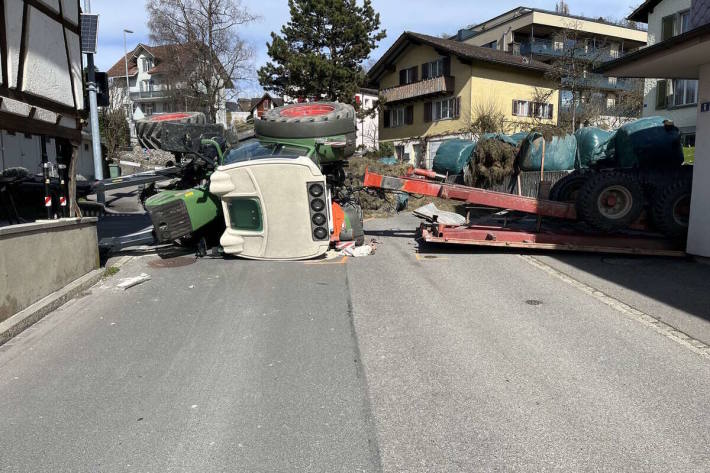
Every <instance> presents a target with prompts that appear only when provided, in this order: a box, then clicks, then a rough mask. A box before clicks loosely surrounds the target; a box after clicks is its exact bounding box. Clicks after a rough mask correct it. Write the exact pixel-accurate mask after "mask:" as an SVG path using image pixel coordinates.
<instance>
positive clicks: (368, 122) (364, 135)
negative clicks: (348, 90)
mask: <svg viewBox="0 0 710 473" xmlns="http://www.w3.org/2000/svg"><path fill="white" fill-rule="evenodd" d="M378 93H379V92H378V91H377V90H375V89H366V88H362V89H360V91H359V92H358V93H357V94H355V101H356V102H357V103H358V104H359V105H360V110H361V111H362V112H364V113H362V114H361V115H363V116H362V118H358V119H357V146H358V147H359V148H360V149H362V150H363V151H375V150H377V149H378V148H379V139H380V137H379V123H380V115H379V111H378V110H377V101H378Z"/></svg>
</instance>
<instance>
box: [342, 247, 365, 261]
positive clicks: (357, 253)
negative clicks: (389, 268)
mask: <svg viewBox="0 0 710 473" xmlns="http://www.w3.org/2000/svg"><path fill="white" fill-rule="evenodd" d="M343 254H344V255H347V256H352V257H353V258H359V257H361V256H368V255H370V254H372V247H371V246H370V245H362V246H351V247H348V248H343Z"/></svg>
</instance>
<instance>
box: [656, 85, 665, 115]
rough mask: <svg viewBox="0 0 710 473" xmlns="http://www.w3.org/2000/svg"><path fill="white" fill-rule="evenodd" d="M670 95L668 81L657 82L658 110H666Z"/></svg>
mask: <svg viewBox="0 0 710 473" xmlns="http://www.w3.org/2000/svg"><path fill="white" fill-rule="evenodd" d="M667 93H668V81H666V80H659V81H658V82H656V109H657V110H661V109H664V108H666V100H667V97H666V96H667Z"/></svg>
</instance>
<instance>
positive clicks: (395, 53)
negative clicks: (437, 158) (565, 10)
mask: <svg viewBox="0 0 710 473" xmlns="http://www.w3.org/2000/svg"><path fill="white" fill-rule="evenodd" d="M549 67H550V66H549V65H547V64H544V63H542V62H539V61H536V60H531V59H529V58H526V57H522V56H514V55H511V54H507V53H505V52H502V51H496V50H494V49H490V48H482V47H479V46H473V45H470V44H466V43H462V42H458V41H452V40H448V39H443V38H437V37H434V36H428V35H424V34H419V33H412V32H405V33H403V34H402V35H401V36H400V37H399V38H398V39H397V41H395V43H394V44H393V45H392V46H391V47H390V48H389V49H388V50H387V52H386V53H385V54H384V56H382V58H380V60H379V61H377V63H376V64H375V65H374V66H373V67H372V69H371V70H370V71H369V73H368V77H369V79H370V81H371V82H372V83H373V84H375V85H377V87H378V89H379V91H380V100H381V102H382V103H383V104H384V108H383V112H382V113H381V115H380V141H381V142H383V141H384V142H390V143H392V144H394V146H395V150H396V153H397V156H398V157H399V158H400V159H402V160H408V161H410V162H411V163H412V164H415V165H417V166H421V167H425V166H426V167H429V168H430V167H431V164H432V161H433V159H434V154H435V153H436V149H437V148H438V146H439V144H440V143H441V142H442V141H443V140H445V139H449V138H454V137H466V138H471V137H472V135H473V133H475V130H476V129H475V127H473V126H472V124H473V122H474V121H476V119H477V118H478V117H479V116H480V115H481V114H489V113H490V112H495V113H496V114H497V115H499V116H501V117H502V118H503V121H504V126H505V131H506V132H510V133H512V132H516V131H520V130H527V129H529V128H530V127H532V126H533V125H534V124H535V123H537V124H540V123H542V124H556V123H557V106H556V105H557V103H558V98H559V97H558V91H557V90H556V89H555V88H554V87H555V86H554V85H553V84H552V83H551V82H550V81H549V80H548V79H547V78H546V77H545V72H546V71H547V70H548V68H549Z"/></svg>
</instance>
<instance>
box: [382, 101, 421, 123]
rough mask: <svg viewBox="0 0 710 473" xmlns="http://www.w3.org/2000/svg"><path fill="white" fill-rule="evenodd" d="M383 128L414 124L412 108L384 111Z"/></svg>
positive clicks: (396, 108)
mask: <svg viewBox="0 0 710 473" xmlns="http://www.w3.org/2000/svg"><path fill="white" fill-rule="evenodd" d="M383 115H384V116H383V120H384V127H385V128H398V127H401V126H404V125H411V124H413V123H414V106H413V105H408V106H406V107H405V106H402V107H394V108H390V109H388V110H385V113H384V114H383Z"/></svg>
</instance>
